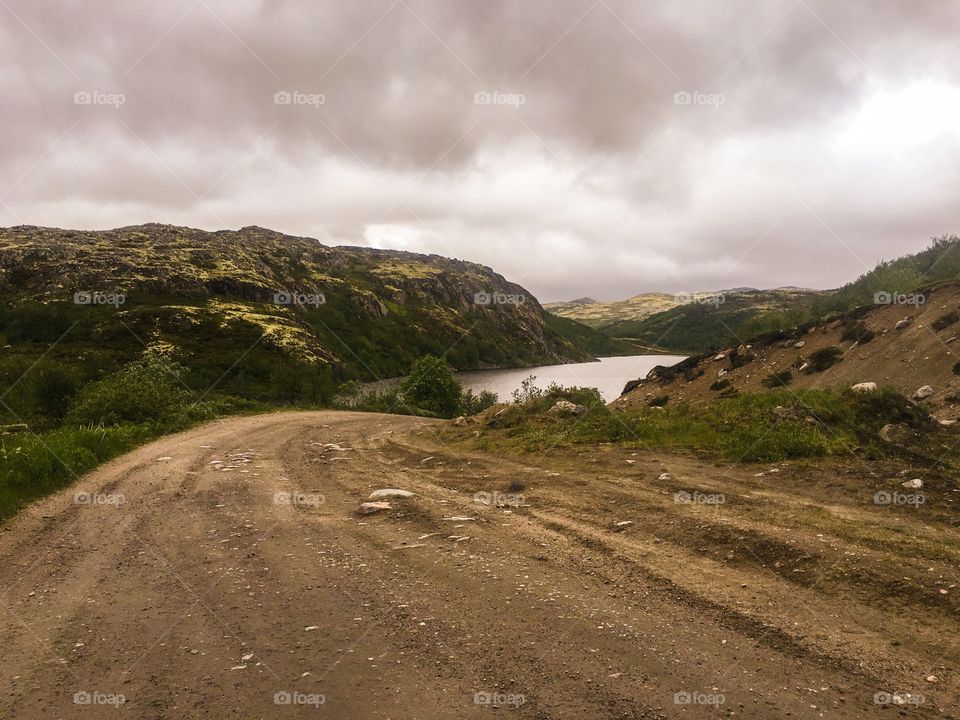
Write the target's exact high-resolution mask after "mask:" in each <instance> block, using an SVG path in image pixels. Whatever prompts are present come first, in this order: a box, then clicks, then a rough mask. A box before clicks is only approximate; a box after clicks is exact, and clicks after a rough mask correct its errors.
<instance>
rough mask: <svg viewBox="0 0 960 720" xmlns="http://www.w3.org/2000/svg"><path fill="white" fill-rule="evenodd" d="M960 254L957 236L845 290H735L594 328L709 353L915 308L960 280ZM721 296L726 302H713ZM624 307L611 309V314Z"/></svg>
mask: <svg viewBox="0 0 960 720" xmlns="http://www.w3.org/2000/svg"><path fill="white" fill-rule="evenodd" d="M958 246H960V238H957V236H955V235H944V236H942V237H939V238H934V240H933V241H932V243H931V245H930V247H928V248H927V249H925V250H923V251H921V252H919V253H915V254H912V255H905V256H903V257H900V258H897V259H896V260H891V261H883V262H881V263H879V264H878V265H877V266H876V267H875V268H874V269H873V270H871V271H870V272H868V273H865V274H864V275H861V276H860V277H859V278H857V279H856V280H854V281H853V282H851V283H848V284H847V285H844V286H843V287H841V288H839V289H837V290H824V291H812V290H804V289H801V288H777V289H774V290H751V289H736V290H729V291H723V292H721V293H716V294H709V295H707V296H706V300H707V301H705V302H690V303H685V304H680V305H677V306H676V307H673V308H671V309H667V310H664V311H662V312H656V313H653V314H650V315H647V316H645V317H641V318H639V319H632V318H628V317H616V318H614V319H610V316H609V315H608V316H606V317H605V319H604V320H603V321H601V322H596V323H593V326H594V327H596V328H597V329H598V330H600V331H601V332H603V333H604V334H606V335H609V336H611V337H616V338H621V339H628V338H629V339H635V340H637V341H639V342H641V343H643V344H645V345H649V346H654V347H660V348H663V349H665V350H669V351H672V352H684V353H699V352H707V351H709V350H715V349H719V348H723V347H728V346H730V345H736V344H738V343H740V342H744V341H746V340H749V339H750V338H752V337H754V336H756V335H759V334H762V333H767V332H774V331H778V330H789V329H790V328H793V327H797V326H800V325H804V324H807V323H810V322H813V321H816V320H819V319H823V318H829V317H833V316H837V315H838V314H841V313H844V312H847V311H850V310H853V309H855V308H858V307H865V306H870V305H874V304H887V303H891V304H897V303H898V302H899V303H902V302H909V298H908V297H906V296H909V295H910V293H912V292H914V291H915V290H917V289H919V288H922V287H924V286H928V285H931V284H933V283H936V282H940V281H945V280H952V279H955V278H957V277H958V276H960V249H958ZM713 296H716V297H718V298H719V299H720V301H719V302H710V301H709V300H710V298H711V297H713ZM638 297H644V296H638ZM627 302H629V301H627ZM616 306H617V304H616V303H607V304H606V307H607V308H608V309H610V310H611V312H613V310H615V309H616ZM589 308H590V305H589V304H587V305H585V306H584V309H582V310H579V311H576V312H581V313H589V312H590V310H589ZM571 312H573V311H571ZM613 314H615V313H613Z"/></svg>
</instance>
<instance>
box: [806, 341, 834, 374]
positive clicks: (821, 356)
mask: <svg viewBox="0 0 960 720" xmlns="http://www.w3.org/2000/svg"><path fill="white" fill-rule="evenodd" d="M842 356H843V350H841V349H840V348H838V347H837V346H836V345H831V346H830V347H825V348H820V349H819V350H816V351H814V352H813V353H812V354H811V355H810V361H809V362H810V368H809V369H808V372H823V371H824V370H827V369H828V368H832V367H833V366H834V365H836V364H837V363H838V362H840V358H841V357H842Z"/></svg>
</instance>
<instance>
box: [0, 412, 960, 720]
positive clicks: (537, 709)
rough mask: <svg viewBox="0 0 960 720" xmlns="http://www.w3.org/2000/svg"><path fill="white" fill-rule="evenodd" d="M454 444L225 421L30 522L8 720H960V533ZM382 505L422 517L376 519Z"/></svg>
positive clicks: (374, 429)
mask: <svg viewBox="0 0 960 720" xmlns="http://www.w3.org/2000/svg"><path fill="white" fill-rule="evenodd" d="M438 427H439V423H435V422H433V421H428V420H423V419H420V418H408V417H395V416H383V415H370V414H360V413H335V412H315V413H280V414H275V415H265V416H257V417H247V418H239V419H229V420H224V421H218V422H215V423H212V424H210V425H206V426H204V427H201V428H198V429H195V430H192V431H189V432H186V433H183V434H180V435H177V436H172V437H168V438H165V439H162V440H160V441H158V442H155V443H153V444H151V445H149V446H147V447H144V448H142V449H140V450H137V451H136V452H134V453H131V454H130V455H127V456H125V457H123V458H120V459H118V460H116V461H114V462H112V463H110V464H109V465H107V466H104V467H103V468H101V469H100V470H98V471H96V472H94V473H92V474H91V475H89V476H87V477H85V478H83V479H82V480H80V481H79V482H78V483H76V484H75V485H74V486H73V487H71V488H69V489H68V490H66V491H64V492H62V493H60V494H58V495H56V496H54V497H51V498H49V499H47V500H44V501H43V502H41V503H38V504H37V505H35V506H33V507H31V508H30V509H29V510H27V511H26V512H24V513H23V514H22V515H21V516H19V517H17V518H16V519H15V520H13V521H12V522H10V523H9V524H8V525H7V526H6V528H5V532H0V557H2V559H3V562H2V564H0V592H2V595H0V600H2V606H0V647H2V648H3V651H2V657H3V674H2V677H0V690H2V691H0V716H2V717H3V718H18V719H22V720H28V719H32V718H44V719H45V720H47V719H50V718H101V717H104V718H116V717H125V718H194V717H202V718H217V719H219V718H245V719H248V718H284V717H309V718H314V717H315V718H323V717H330V718H338V719H339V718H396V719H398V720H405V719H407V718H444V719H446V718H451V719H454V718H472V717H489V716H491V713H494V714H495V716H501V717H502V716H508V717H517V718H590V719H596V718H700V717H717V716H730V717H740V718H757V719H758V720H759V719H763V720H774V719H776V718H830V719H831V720H832V719H837V718H872V717H895V716H899V715H900V714H907V715H909V716H911V717H956V716H957V715H956V712H957V711H956V708H957V701H958V695H957V691H958V683H957V670H958V666H957V656H958V651H957V647H956V645H957V643H958V641H960V633H958V632H957V629H958V621H957V618H958V613H957V604H956V602H957V600H956V597H957V595H958V594H960V589H958V588H956V587H955V584H956V582H957V580H956V555H955V552H956V548H957V547H958V546H960V540H958V537H957V535H958V533H957V530H956V523H955V522H954V523H952V524H951V523H950V522H940V519H938V516H934V515H923V516H921V515H917V514H916V513H917V512H919V511H918V509H917V508H911V509H905V510H903V511H902V512H901V511H900V509H898V508H887V509H883V508H872V507H871V508H866V507H863V506H862V505H858V504H855V503H851V502H849V501H848V500H847V499H846V494H845V493H844V492H842V491H841V488H840V487H839V485H838V483H837V482H833V481H830V479H824V478H822V477H810V478H807V477H804V476H803V473H804V472H810V470H809V468H807V469H804V468H793V469H791V468H786V467H784V468H779V470H780V472H777V473H770V472H769V471H767V472H766V473H765V474H764V476H762V477H754V475H753V474H751V473H748V472H747V471H746V470H745V469H744V468H742V467H741V468H737V472H736V474H735V473H734V472H733V470H732V469H730V468H723V467H716V466H712V465H703V464H701V463H699V462H698V461H696V460H695V459H691V458H683V457H668V456H664V455H657V454H644V453H630V452H627V451H625V450H622V449H615V448H609V447H607V448H599V449H594V450H591V451H587V450H584V451H582V452H580V453H574V452H571V451H565V452H556V453H549V454H547V455H546V456H543V457H539V458H534V457H530V458H526V457H525V458H523V461H522V462H520V461H516V460H511V459H508V458H502V457H494V456H491V455H484V454H480V453H467V452H461V451H457V450H455V449H454V448H453V447H452V446H450V445H449V444H446V441H445V440H443V438H438V437H437V436H436V433H435V430H436V429H437V428H438ZM760 471H763V469H762V468H761V469H760ZM664 472H666V473H668V475H669V476H668V477H663V478H662V479H658V478H660V476H661V475H662V473H664ZM774 478H775V481H774ZM834 480H836V479H835V478H834ZM511 483H513V484H514V487H513V493H512V494H511V493H510V487H509V486H510V485H511ZM378 488H402V489H406V490H409V491H412V492H413V493H415V497H414V498H411V499H402V500H391V501H390V502H391V503H392V505H393V509H391V510H388V511H384V512H381V513H379V514H376V515H370V516H360V515H359V514H358V513H357V508H358V506H359V504H360V503H361V502H364V501H365V500H366V499H367V496H368V495H369V494H370V492H371V491H373V490H376V489H378ZM494 491H498V492H500V493H504V495H503V496H500V497H499V499H500V500H502V501H503V502H505V503H506V505H505V506H504V507H500V508H498V507H495V506H493V505H487V504H483V503H480V502H476V501H475V498H474V495H475V493H477V492H488V493H492V492H494ZM688 491H689V492H691V498H692V499H693V502H689V503H684V502H678V501H677V499H676V493H677V492H688ZM697 492H699V493H700V495H699V496H698V495H696V494H694V493H697ZM871 492H872V491H871ZM930 492H931V493H932V495H933V497H932V498H931V501H930V502H928V503H927V505H928V507H927V508H924V509H923V512H927V513H929V512H933V511H931V510H930V506H933V505H935V503H934V502H933V500H936V499H938V496H937V495H936V493H937V490H936V488H931V489H930ZM78 494H80V495H79V496H78ZM943 494H944V496H946V495H948V491H946V490H944V493H943ZM520 495H522V497H519V496H520ZM710 495H713V496H714V497H715V498H716V496H719V495H722V496H723V503H722V504H717V503H711V502H709V499H710ZM953 497H956V496H953ZM698 498H699V499H698ZM704 498H706V499H704ZM950 502H951V503H952V499H951V500H950ZM945 503H946V498H943V499H941V506H944V504H945ZM515 505H519V506H515ZM910 511H914V514H913V515H910V514H909V513H910ZM457 518H467V519H457ZM618 523H622V524H618ZM888 532H889V533H894V534H896V535H897V537H899V538H901V542H902V547H903V548H904V551H903V556H902V557H901V558H900V559H899V560H896V559H895V558H896V546H891V545H890V542H891V541H890V535H889V534H888ZM892 558H893V559H892ZM878 693H879V694H880V696H879V698H878ZM884 693H887V694H888V696H892V695H893V694H895V693H899V695H898V697H899V698H900V700H901V701H905V704H903V705H901V706H889V705H887V706H884V705H883V704H877V700H878V699H879V700H880V702H881V703H882V702H883V700H884V699H886V698H887V697H888V696H885V695H883V694H884ZM908 693H909V695H908Z"/></svg>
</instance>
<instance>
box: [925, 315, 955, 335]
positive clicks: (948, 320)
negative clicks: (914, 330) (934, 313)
mask: <svg viewBox="0 0 960 720" xmlns="http://www.w3.org/2000/svg"><path fill="white" fill-rule="evenodd" d="M958 320H960V315H957V313H955V312H948V313H947V314H945V315H941V316H940V317H938V318H937V319H936V320H934V321H933V323H932V325H931V327H933V329H934V330H936V331H937V332H940V331H941V330H944V329H945V328H948V327H950V326H951V325H953V324H954V323H955V322H957V321H958Z"/></svg>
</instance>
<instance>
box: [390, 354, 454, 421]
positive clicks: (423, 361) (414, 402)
mask: <svg viewBox="0 0 960 720" xmlns="http://www.w3.org/2000/svg"><path fill="white" fill-rule="evenodd" d="M462 393H463V388H462V387H461V386H460V383H459V382H458V381H457V378H456V376H455V375H454V374H453V368H452V367H450V365H449V364H448V363H447V361H446V360H444V359H443V358H438V357H436V356H434V355H424V356H423V357H421V358H418V359H417V360H416V361H415V362H414V363H413V367H412V368H410V374H409V375H407V377H406V378H404V379H403V381H402V382H401V383H400V396H401V397H402V398H403V401H404V402H405V403H406V404H408V405H410V406H411V408H415V409H417V410H425V411H426V412H427V414H431V415H436V416H439V417H453V416H454V415H456V414H457V412H458V411H459V409H460V397H461V395H462Z"/></svg>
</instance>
